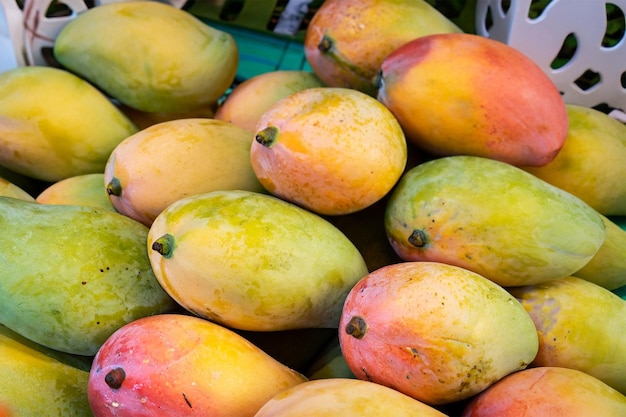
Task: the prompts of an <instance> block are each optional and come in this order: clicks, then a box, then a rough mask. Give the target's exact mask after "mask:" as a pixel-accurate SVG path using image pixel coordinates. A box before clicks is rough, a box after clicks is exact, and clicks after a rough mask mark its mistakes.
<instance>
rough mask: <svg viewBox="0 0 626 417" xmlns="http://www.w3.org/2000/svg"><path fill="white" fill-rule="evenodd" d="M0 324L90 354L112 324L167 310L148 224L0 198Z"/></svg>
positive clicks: (114, 327) (52, 345)
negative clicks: (151, 259) (150, 256)
mask: <svg viewBox="0 0 626 417" xmlns="http://www.w3.org/2000/svg"><path fill="white" fill-rule="evenodd" d="M0 227H1V228H2V230H3V234H2V237H1V238H0V248H1V249H0V259H1V260H2V262H0V323H2V324H4V325H6V326H7V327H8V328H10V329H11V330H13V331H15V332H17V333H19V334H20V335H22V336H24V337H26V338H28V339H30V340H33V341H34V342H37V343H39V344H41V345H43V346H46V347H49V348H51V349H56V350H59V351H62V352H67V353H72V354H77V355H85V356H92V355H94V354H95V353H96V351H97V350H98V348H99V347H100V345H101V344H102V343H103V342H104V341H105V340H106V338H107V337H108V336H110V335H111V334H112V333H113V332H114V331H115V330H117V329H118V328H119V327H120V326H122V325H123V324H125V323H128V322H129V321H132V320H134V319H136V318H139V317H143V316H147V315H152V314H157V313H160V312H164V311H171V310H174V309H175V308H176V307H177V306H176V303H175V302H174V301H173V300H172V299H171V298H170V297H169V296H168V295H167V294H166V293H165V292H164V291H163V289H162V288H161V287H160V286H159V284H158V281H157V280H156V278H155V276H154V274H153V272H152V269H151V267H150V262H149V260H148V255H147V253H146V247H145V244H146V243H145V242H146V238H147V235H148V229H147V228H146V227H145V226H143V225H142V224H140V223H138V222H136V221H134V220H132V219H129V218H128V217H126V216H124V215H122V214H119V213H114V212H111V211H109V210H105V209H96V208H91V207H85V206H71V205H48V204H39V203H31V202H25V201H22V200H18V199H14V198H10V197H0Z"/></svg>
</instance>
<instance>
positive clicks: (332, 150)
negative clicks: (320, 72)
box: [250, 87, 408, 215]
mask: <svg viewBox="0 0 626 417" xmlns="http://www.w3.org/2000/svg"><path fill="white" fill-rule="evenodd" d="M267 129H275V132H276V133H275V135H274V136H273V137H272V138H271V139H272V140H271V141H268V142H270V143H264V142H263V138H264V136H263V135H264V132H266V131H267ZM407 159H408V150H407V143H406V139H405V137H404V133H403V131H402V128H401V127H400V125H399V123H398V121H397V120H396V119H395V117H394V116H393V114H391V112H390V111H389V110H388V109H387V108H386V107H385V106H383V105H382V104H381V103H380V102H378V101H377V100H375V99H374V98H372V97H370V96H368V95H366V94H364V93H362V92H360V91H356V90H353V89H348V88H332V87H317V88H308V89H305V90H302V91H299V92H297V93H294V94H291V95H289V96H288V97H285V98H283V99H282V100H279V101H278V102H276V103H275V104H274V105H272V106H271V107H270V108H269V109H268V110H267V111H266V112H265V113H263V115H262V116H261V118H260V119H259V121H258V123H257V126H256V130H255V140H254V141H253V142H252V146H251V148H250V160H251V162H252V168H253V170H254V172H255V174H256V176H257V177H258V179H259V181H260V182H261V184H262V185H263V186H264V187H265V189H267V190H268V191H269V192H270V193H272V194H273V195H275V196H277V197H279V198H282V199H284V200H287V201H290V202H293V203H295V204H298V205H300V206H302V207H305V208H307V209H308V210H311V211H313V212H315V213H318V214H321V215H343V214H350V213H354V212H357V211H360V210H363V209H365V208H367V207H369V206H371V205H372V204H374V203H376V202H378V201H380V200H381V199H382V198H383V197H385V196H386V195H387V194H388V193H389V191H390V190H391V189H392V188H393V186H394V185H395V184H396V182H397V181H398V179H399V178H400V176H401V175H402V172H403V171H404V168H405V166H406V164H407Z"/></svg>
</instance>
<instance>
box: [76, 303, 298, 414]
mask: <svg viewBox="0 0 626 417" xmlns="http://www.w3.org/2000/svg"><path fill="white" fill-rule="evenodd" d="M305 381H306V378H305V377H304V376H303V375H301V374H300V373H298V372H296V371H294V370H292V369H290V368H288V367H287V366H285V365H283V364H282V363H280V362H278V361H276V360H275V359H273V358H272V357H271V356H269V355H268V354H267V353H265V352H264V351H262V350H261V349H259V348H258V347H257V346H255V345H254V344H252V343H250V342H249V341H248V340H246V339H245V338H243V337H241V336H239V335H238V334H237V333H235V332H233V331H232V330H229V329H227V328H225V327H222V326H220V325H218V324H215V323H212V322H210V321H208V320H204V319H201V318H198V317H193V316H189V315H184V314H160V315H155V316H151V317H145V318H140V319H137V320H135V321H133V322H131V323H128V324H126V325H124V326H122V327H121V328H120V329H119V330H117V331H116V332H115V333H114V334H113V335H111V337H110V338H109V339H107V341H106V342H105V343H104V344H103V345H102V347H101V348H100V350H99V351H98V353H97V354H96V356H95V358H94V361H93V366H92V368H91V373H90V375H89V382H88V398H89V404H90V405H91V408H92V410H93V412H94V415H95V416H96V417H106V416H118V417H124V416H128V417H130V416H132V417H148V416H180V417H184V416H204V417H230V416H239V417H253V416H254V414H255V413H256V412H257V411H258V410H259V409H260V408H261V406H262V405H263V404H265V402H267V401H268V400H269V399H270V398H272V397H273V396H274V395H275V394H277V393H278V392H280V391H283V390H285V389H287V388H289V387H292V386H294V385H297V384H300V383H303V382H305Z"/></svg>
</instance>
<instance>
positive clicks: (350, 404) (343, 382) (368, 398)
mask: <svg viewBox="0 0 626 417" xmlns="http://www.w3.org/2000/svg"><path fill="white" fill-rule="evenodd" d="M383 415H385V416H393V417H445V414H443V413H442V412H440V411H438V410H437V409H435V408H433V407H431V406H429V405H426V404H424V403H422V402H420V401H418V400H416V399H414V398H411V397H409V396H407V395H404V394H402V393H401V392H398V391H396V390H394V389H391V388H389V387H385V386H384V385H380V384H375V383H373V382H369V381H361V380H357V379H349V378H329V379H318V380H315V381H307V382H304V383H302V384H298V385H295V386H293V387H290V388H287V389H286V390H283V391H281V392H279V393H278V394H276V395H275V396H274V397H272V398H271V399H270V400H269V401H268V402H266V403H265V405H263V407H261V409H260V410H259V411H258V412H257V414H256V415H255V417H293V416H301V417H305V416H306V417H327V416H342V417H378V416H383Z"/></svg>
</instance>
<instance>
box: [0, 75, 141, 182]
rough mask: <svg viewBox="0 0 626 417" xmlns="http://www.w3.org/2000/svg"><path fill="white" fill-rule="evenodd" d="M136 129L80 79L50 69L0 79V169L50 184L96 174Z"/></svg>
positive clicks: (5, 76)
mask: <svg viewBox="0 0 626 417" xmlns="http://www.w3.org/2000/svg"><path fill="white" fill-rule="evenodd" d="M136 131H137V127H136V126H135V125H134V123H133V122H132V121H131V120H130V119H129V118H128V117H126V116H125V115H124V114H123V113H122V112H121V111H120V110H119V109H118V108H117V107H115V105H113V103H112V102H111V101H110V100H109V99H108V98H107V97H106V96H105V95H104V94H102V93H101V92H100V91H98V90H97V89H96V88H94V87H93V86H92V85H91V84H89V83H88V82H86V81H85V80H83V79H81V78H79V77H77V76H76V75H74V74H71V73H70V72H68V71H64V70H61V69H57V68H52V67H44V66H26V67H18V68H15V69H13V70H9V71H6V72H3V73H2V74H0V164H2V166H4V167H6V168H8V169H10V170H11V171H14V172H16V173H19V174H22V175H25V176H27V177H29V178H35V179H38V180H43V181H48V182H55V181H59V180H61V179H64V178H67V177H71V176H75V175H82V174H88V173H93V172H101V171H102V170H103V169H104V165H105V164H106V161H107V158H108V157H109V154H110V153H111V151H112V150H113V148H115V146H116V145H117V144H118V143H120V142H121V141H122V140H123V139H124V138H126V137H127V136H129V135H131V134H133V133H135V132H136Z"/></svg>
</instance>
